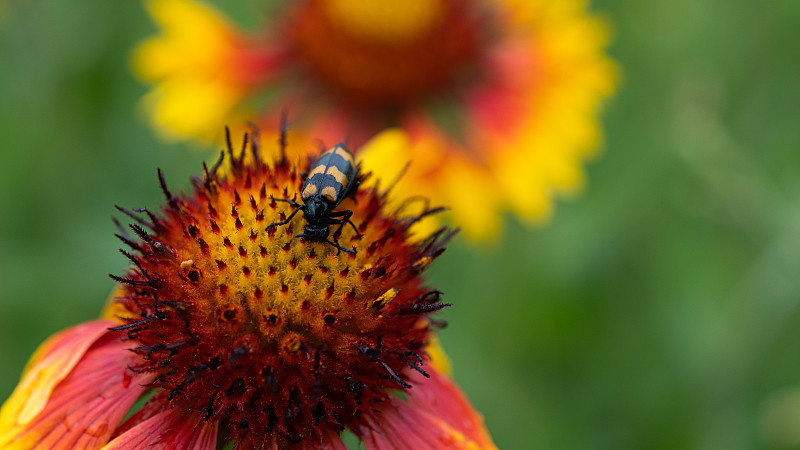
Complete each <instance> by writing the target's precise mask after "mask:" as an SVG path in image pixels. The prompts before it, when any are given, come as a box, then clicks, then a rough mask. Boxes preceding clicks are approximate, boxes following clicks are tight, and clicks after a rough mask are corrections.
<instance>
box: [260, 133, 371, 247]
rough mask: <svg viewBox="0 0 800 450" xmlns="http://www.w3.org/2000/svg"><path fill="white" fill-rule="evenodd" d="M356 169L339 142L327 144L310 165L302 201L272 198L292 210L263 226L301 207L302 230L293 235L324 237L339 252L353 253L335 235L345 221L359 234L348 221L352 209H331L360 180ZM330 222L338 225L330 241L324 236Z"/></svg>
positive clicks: (270, 226)
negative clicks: (303, 217)
mask: <svg viewBox="0 0 800 450" xmlns="http://www.w3.org/2000/svg"><path fill="white" fill-rule="evenodd" d="M358 170H359V167H358V166H356V164H355V159H354V158H353V154H352V153H350V151H349V150H347V147H345V145H344V144H342V143H339V144H336V145H335V146H333V147H331V148H330V149H329V150H327V151H326V152H325V153H323V154H322V155H320V156H319V158H317V160H316V161H315V162H314V164H312V165H311V169H310V170H309V172H308V175H306V177H305V183H303V190H302V191H301V194H300V198H301V199H302V201H303V204H302V205H301V204H299V203H297V202H295V201H294V200H292V199H288V198H273V200H275V201H278V202H286V203H288V204H290V205H292V206H293V207H294V211H292V212H291V214H289V217H287V218H286V220H284V221H281V222H274V223H271V224H270V225H269V226H267V228H266V230H269V229H270V228H272V227H278V226H281V225H286V224H287V223H289V222H291V220H292V218H294V216H295V214H297V212H298V211H303V216H305V219H306V225H305V227H304V228H303V233H301V234H296V235H295V236H294V237H304V238H308V239H312V240H315V241H324V242H327V243H328V244H331V245H332V246H334V247H336V248H337V249H338V250H339V252H341V251H344V252H347V253H355V252H356V251H355V250H352V249H347V248H344V247H342V246H340V245H339V241H338V239H337V238H336V236H337V234H339V232H340V231H341V230H342V227H344V224H345V223H349V224H350V226H352V227H353V230H355V232H356V234H357V235H359V236H360V235H361V234H360V233H359V232H358V229H356V226H355V225H353V222H352V221H350V217H352V216H353V211H352V210H349V209H348V210H346V211H334V210H335V209H336V207H337V206H339V204H340V203H342V201H343V200H344V199H345V198H347V197H348V196H350V195H352V194H353V193H354V192H355V191H356V189H357V188H358V185H359V184H360V182H359V180H358V178H359V177H358ZM330 225H339V228H337V229H336V231H334V232H333V235H332V237H333V242H331V241H329V240H328V235H329V234H330V229H329V228H328V227H329V226H330ZM339 252H337V254H338V253H339Z"/></svg>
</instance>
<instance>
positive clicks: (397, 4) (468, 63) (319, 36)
mask: <svg viewBox="0 0 800 450" xmlns="http://www.w3.org/2000/svg"><path fill="white" fill-rule="evenodd" d="M286 30H287V39H288V40H289V41H290V42H291V46H292V48H293V51H294V56H295V59H296V60H297V61H296V62H297V64H298V65H299V66H300V67H303V68H305V69H306V70H308V71H309V72H310V73H311V74H312V76H313V77H314V78H316V79H317V80H318V82H319V83H320V84H322V85H324V86H325V87H326V88H327V90H329V91H330V90H332V91H333V92H335V93H337V94H338V96H339V98H337V101H339V102H345V103H349V104H356V105H358V106H367V107H382V108H386V107H387V106H388V107H390V108H392V107H393V108H400V107H403V106H405V105H407V104H410V103H413V102H417V101H419V100H420V99H422V98H424V97H425V96H428V95H431V94H435V93H437V92H443V91H444V90H445V88H448V87H452V86H453V85H456V84H458V83H460V82H461V81H462V79H464V78H470V77H471V76H473V74H471V72H475V71H477V70H478V64H477V62H476V59H477V56H478V52H479V50H480V49H479V39H480V36H479V26H478V23H477V20H476V17H475V15H473V14H472V11H471V10H470V9H469V2H464V1H456V0H407V1H402V0H390V1H352V0H309V1H306V2H303V3H301V4H300V5H298V7H297V8H296V10H295V11H294V14H293V16H292V19H291V20H290V21H289V25H288V26H287V28H286ZM450 90H451V89H447V91H450Z"/></svg>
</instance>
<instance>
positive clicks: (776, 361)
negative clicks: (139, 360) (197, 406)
mask: <svg viewBox="0 0 800 450" xmlns="http://www.w3.org/2000/svg"><path fill="white" fill-rule="evenodd" d="M251 3H252V2H251V1H244V0H238V1H235V2H226V4H225V8H224V9H225V10H226V11H227V12H229V13H230V14H232V15H233V16H234V17H237V18H238V19H240V20H241V21H242V22H244V23H256V22H257V21H258V16H257V15H255V14H254V13H253V12H254V11H258V10H259V9H258V8H261V9H263V7H253V6H252V4H251ZM592 9H593V10H594V11H597V12H601V13H602V14H603V15H605V16H607V17H608V18H609V19H610V20H611V21H612V22H613V23H614V28H615V33H616V37H615V41H614V43H613V45H612V47H611V48H610V53H611V55H612V56H613V57H614V58H615V59H616V60H617V61H618V63H619V64H620V66H621V67H622V71H623V79H622V83H621V87H620V90H619V93H618V95H617V96H616V97H615V98H614V99H612V100H611V101H610V102H609V103H608V105H607V109H606V113H605V114H604V118H603V122H604V126H605V128H606V130H607V134H606V135H607V139H606V148H605V151H604V152H603V154H602V155H600V157H599V158H597V159H596V160H594V161H592V162H590V163H589V164H588V165H587V171H588V178H589V184H588V187H587V189H586V191H585V192H584V193H583V194H582V195H581V196H580V197H578V198H576V199H574V200H570V201H562V202H559V205H558V207H557V214H556V216H555V218H554V220H553V221H552V222H551V223H549V224H548V225H547V226H545V227H542V228H539V229H535V230H529V229H525V228H524V227H522V226H520V225H519V224H518V223H517V222H516V220H515V219H513V218H511V217H509V220H507V221H506V222H507V226H506V230H505V234H504V236H503V238H502V239H500V240H498V242H496V243H493V244H489V245H484V246H480V247H478V248H476V247H474V246H469V245H468V244H467V243H466V242H465V241H463V240H460V239H458V240H456V241H455V242H454V243H453V244H452V245H451V247H450V249H449V251H448V252H447V253H445V255H444V256H443V257H442V258H441V259H440V260H439V261H438V262H437V263H436V265H435V266H434V267H433V269H432V270H431V272H430V274H431V278H432V282H433V283H434V284H435V285H436V286H437V287H438V288H439V289H441V290H443V291H444V292H445V293H446V297H445V299H446V301H448V302H453V303H455V306H453V307H452V308H449V309H448V310H447V312H446V314H445V317H446V319H447V320H449V322H450V327H449V328H447V329H446V330H445V331H444V333H443V341H444V343H445V346H446V348H447V350H448V352H449V354H450V355H451V357H452V359H453V363H454V366H455V378H456V380H457V381H458V382H459V383H460V384H461V386H462V387H463V389H464V390H465V391H466V392H467V393H468V395H469V396H470V398H471V399H472V401H473V402H474V404H475V405H476V406H477V408H478V409H479V410H480V411H481V412H482V413H483V414H484V415H485V418H486V423H487V424H488V426H489V429H490V430H491V432H492V434H493V437H494V439H495V441H496V443H497V444H498V446H499V447H500V448H503V449H528V448H546V449H650V448H659V449H661V448H663V449H753V448H792V447H800V352H798V343H800V308H798V306H800V45H799V44H800V2H797V1H796V0H773V1H770V2H753V1H747V0H700V1H698V0H674V1H670V2H666V1H662V2H654V1H641V0H602V1H596V2H594V3H593V4H592ZM152 32H153V25H152V24H151V23H150V22H149V20H148V19H147V17H146V15H145V13H144V11H143V8H142V6H141V4H140V3H139V2H137V1H127V2H110V1H104V0H94V1H90V0H72V1H69V2H64V1H55V0H52V1H44V0H43V1H32V0H29V1H23V0H19V1H8V0H5V1H4V0H0V364H1V366H0V367H2V369H0V398H5V397H7V395H8V394H9V393H10V392H11V390H12V389H13V386H14V384H15V383H16V381H17V379H18V377H19V373H20V371H21V370H22V367H23V366H24V364H25V362H26V360H27V358H28V357H29V356H30V354H31V352H32V351H33V350H34V349H35V347H36V346H37V345H38V344H39V343H40V342H41V341H42V340H44V339H45V338H46V337H47V336H48V335H50V334H51V333H53V332H55V331H57V330H59V329H62V328H64V327H67V326H69V325H71V324H74V323H77V322H79V321H84V320H88V319H91V318H93V317H95V316H96V315H97V313H98V311H99V309H100V307H101V305H102V303H103V301H104V299H105V298H106V296H107V295H108V293H109V291H110V290H111V288H112V286H113V282H112V281H111V280H110V279H108V277H107V274H108V273H109V272H111V273H120V272H122V271H123V270H124V269H125V268H126V261H125V259H124V258H123V257H122V256H121V255H120V254H119V253H118V252H117V251H116V249H117V247H118V246H119V245H118V243H117V241H116V240H115V238H114V237H113V233H114V232H115V228H114V226H113V225H112V223H111V221H110V219H109V218H110V216H111V215H113V214H115V210H114V207H113V205H114V204H120V205H124V206H128V207H142V206H150V207H154V206H155V205H158V204H160V202H161V197H160V195H161V194H160V192H159V188H158V183H157V179H156V172H155V168H156V167H161V168H162V169H163V170H164V171H165V172H166V174H167V176H168V178H169V180H171V185H172V186H174V187H176V188H177V187H178V186H182V187H186V186H187V185H188V183H187V180H188V177H189V175H190V174H193V173H196V172H198V170H199V168H200V163H201V159H202V158H204V155H207V153H202V152H198V151H196V150H192V149H190V148H188V147H186V146H182V145H170V144H165V143H162V142H159V141H158V140H156V139H155V138H154V136H153V134H152V132H151V130H150V129H148V127H147V126H146V124H145V121H144V120H143V119H142V117H141V116H140V115H139V114H137V112H136V110H135V108H134V105H135V104H136V103H137V101H138V100H139V99H140V97H141V96H142V94H143V93H144V92H145V86H143V85H141V84H139V83H138V82H136V81H135V80H134V79H133V77H132V76H131V75H130V72H129V70H128V54H129V50H130V48H131V46H132V45H133V43H135V42H136V41H138V40H139V39H141V38H142V37H144V36H147V35H149V34H151V33H152ZM475 207H480V205H475Z"/></svg>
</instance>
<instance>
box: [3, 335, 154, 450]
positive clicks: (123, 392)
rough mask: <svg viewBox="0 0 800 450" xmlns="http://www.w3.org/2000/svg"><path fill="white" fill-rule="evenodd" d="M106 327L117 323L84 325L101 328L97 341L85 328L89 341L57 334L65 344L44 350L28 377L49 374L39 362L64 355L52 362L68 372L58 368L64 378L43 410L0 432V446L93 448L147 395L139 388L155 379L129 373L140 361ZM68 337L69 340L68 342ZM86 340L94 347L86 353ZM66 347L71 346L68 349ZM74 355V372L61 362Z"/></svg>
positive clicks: (142, 388) (126, 344)
mask: <svg viewBox="0 0 800 450" xmlns="http://www.w3.org/2000/svg"><path fill="white" fill-rule="evenodd" d="M109 325H111V326H114V325H116V323H114V322H108V321H97V322H90V323H89V324H84V325H83V327H89V328H90V329H93V330H94V331H97V329H102V330H103V332H104V333H106V335H105V336H104V337H103V338H101V339H99V340H97V341H96V342H95V340H96V339H97V333H96V332H93V333H88V332H86V330H85V329H84V330H83V331H80V333H81V335H82V336H83V337H84V338H87V339H84V340H83V341H81V340H80V339H72V338H74V337H75V336H74V335H73V333H77V332H79V330H80V327H78V328H74V329H70V330H68V332H67V334H61V335H58V336H59V338H63V339H64V340H63V341H61V342H59V343H58V344H57V345H54V346H53V347H52V348H51V349H48V350H45V351H44V356H43V358H42V359H41V361H37V362H35V363H34V365H33V367H31V370H30V371H29V372H28V373H27V374H26V377H27V376H29V375H30V374H35V371H42V372H43V371H45V370H47V369H52V367H49V368H48V367H42V366H41V364H40V363H41V362H43V361H49V360H50V359H51V357H54V356H57V355H56V354H57V353H62V357H59V358H56V359H55V361H57V362H58V364H66V366H67V369H63V368H60V367H59V368H58V370H60V371H63V372H67V373H68V374H67V375H66V378H64V379H63V380H62V381H60V382H59V383H58V385H57V386H56V387H55V389H53V391H52V393H51V394H50V395H49V396H48V397H47V400H46V403H45V404H44V406H43V408H42V409H41V410H40V411H38V412H37V413H36V414H35V415H34V416H33V417H31V418H30V419H29V420H28V421H27V422H25V423H20V422H18V423H16V424H15V426H14V427H11V428H9V429H4V430H0V432H2V433H1V435H0V443H8V442H13V443H14V444H17V445H21V446H23V447H39V448H75V449H94V448H99V447H101V446H102V445H103V444H105V443H106V442H107V441H108V439H109V438H110V437H111V433H112V432H113V431H114V428H116V426H117V425H118V424H119V423H120V422H121V421H122V419H123V418H124V417H125V415H126V414H127V413H128V410H129V409H130V407H131V406H132V405H133V403H134V402H135V401H136V400H137V399H138V398H139V396H140V395H141V394H142V392H143V391H144V390H145V388H144V387H143V386H142V385H143V384H146V383H149V382H150V380H151V379H152V377H153V375H151V374H132V373H131V372H130V371H129V370H128V369H127V366H128V365H129V364H132V363H133V362H134V361H135V360H136V358H138V357H137V356H136V355H134V354H133V353H131V352H129V351H128V350H127V349H128V348H130V344H129V343H125V342H120V341H118V340H116V339H115V337H116V334H112V333H110V332H108V331H106V330H105V327H107V326H109ZM98 327H100V328H98ZM66 336H70V338H69V339H66ZM86 340H90V342H94V344H93V345H92V346H91V347H90V348H89V349H88V351H85V353H84V348H85V344H86V342H85V341H86ZM48 343H49V342H48ZM70 345H72V346H73V347H72V348H69V346H70ZM72 352H74V353H77V354H78V355H80V356H79V360H78V361H77V363H76V364H75V365H74V367H73V366H72V365H70V364H69V363H70V362H71V359H72V358H66V359H65V358H64V357H63V354H68V353H69V354H70V355H71V353H72ZM71 356H72V355H71ZM69 369H72V370H69ZM23 380H24V379H23ZM34 396H35V394H34ZM4 413H5V411H4ZM4 445H5V444H4Z"/></svg>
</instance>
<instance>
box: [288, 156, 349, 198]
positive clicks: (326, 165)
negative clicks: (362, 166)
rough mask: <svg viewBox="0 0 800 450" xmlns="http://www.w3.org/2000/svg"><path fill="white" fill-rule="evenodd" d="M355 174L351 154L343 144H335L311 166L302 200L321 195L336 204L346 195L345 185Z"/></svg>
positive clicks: (347, 184)
mask: <svg viewBox="0 0 800 450" xmlns="http://www.w3.org/2000/svg"><path fill="white" fill-rule="evenodd" d="M354 176H355V163H354V160H353V155H352V154H351V153H350V152H349V151H348V150H347V149H346V148H345V146H344V145H343V144H337V145H335V146H334V147H333V148H331V149H330V150H328V151H326V152H325V153H323V154H322V155H321V156H320V157H319V158H318V159H317V161H316V162H315V163H314V165H313V166H312V167H311V171H310V172H309V174H308V176H307V178H306V182H305V185H304V186H303V193H302V195H301V197H302V199H303V201H307V200H308V199H309V198H311V197H312V196H314V195H317V194H319V195H321V196H322V197H323V198H324V199H325V200H327V201H328V202H330V203H333V204H338V203H339V202H340V201H341V200H342V196H344V195H346V192H345V191H346V190H347V187H348V186H349V184H350V181H352V179H353V177H354Z"/></svg>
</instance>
